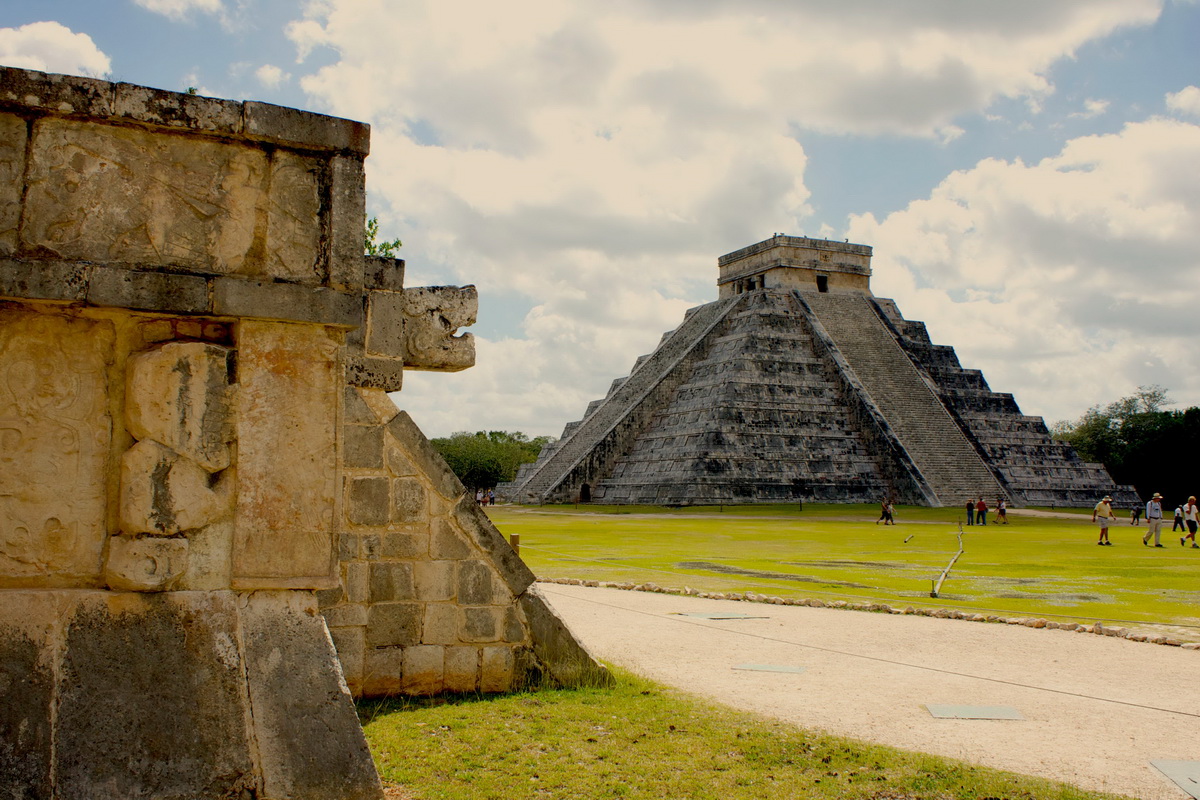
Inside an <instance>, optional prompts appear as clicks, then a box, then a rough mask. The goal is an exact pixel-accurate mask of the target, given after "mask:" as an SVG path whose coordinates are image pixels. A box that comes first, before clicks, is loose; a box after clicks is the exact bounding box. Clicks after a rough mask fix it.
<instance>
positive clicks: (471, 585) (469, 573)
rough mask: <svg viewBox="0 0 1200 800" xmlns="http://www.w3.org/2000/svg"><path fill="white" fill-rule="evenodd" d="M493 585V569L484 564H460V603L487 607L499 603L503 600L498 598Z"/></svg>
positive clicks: (475, 562) (476, 562) (463, 562)
mask: <svg viewBox="0 0 1200 800" xmlns="http://www.w3.org/2000/svg"><path fill="white" fill-rule="evenodd" d="M493 583H494V581H493V578H492V568H491V567H489V566H488V565H487V564H485V563H484V562H482V561H460V562H459V564H458V602H460V603H462V604H463V605H468V606H486V605H491V604H492V603H495V602H498V601H499V600H501V598H499V597H498V596H497V595H498V593H497V591H496V587H494V586H493ZM503 599H507V598H503Z"/></svg>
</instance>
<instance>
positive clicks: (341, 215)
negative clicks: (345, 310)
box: [329, 155, 367, 291]
mask: <svg viewBox="0 0 1200 800" xmlns="http://www.w3.org/2000/svg"><path fill="white" fill-rule="evenodd" d="M329 169H330V182H329V184H330V186H329V195H330V196H329V206H330V214H329V282H330V284H331V285H332V286H334V287H336V288H339V289H353V290H356V291H357V290H359V289H360V288H362V286H363V280H364V275H363V268H364V266H365V264H364V262H365V261H367V258H366V257H365V256H363V229H364V228H365V226H366V218H367V197H366V181H365V179H364V176H363V160H362V158H361V157H358V156H346V155H336V156H334V157H333V159H332V160H331V161H330V164H329Z"/></svg>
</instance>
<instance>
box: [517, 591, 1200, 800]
mask: <svg viewBox="0 0 1200 800" xmlns="http://www.w3.org/2000/svg"><path fill="white" fill-rule="evenodd" d="M540 587H541V591H542V592H543V593H544V594H545V596H546V597H547V598H548V599H549V601H550V602H551V603H552V604H553V605H554V607H555V608H556V609H557V610H558V611H559V613H560V614H561V615H562V616H563V618H564V619H565V620H566V621H567V622H568V624H569V625H570V626H571V628H572V630H574V631H575V633H576V634H577V635H578V636H579V637H580V638H581V639H582V640H583V641H584V642H585V643H586V644H587V646H588V647H589V648H591V649H592V651H593V652H594V653H595V654H596V656H597V657H599V658H600V659H601V660H603V661H606V662H608V663H611V664H615V665H619V666H621V667H624V668H626V669H629V670H632V671H634V672H636V673H638V674H641V675H645V676H646V677H649V678H652V679H654V680H657V681H660V682H662V683H666V684H669V685H672V686H676V687H679V688H681V689H685V690H687V691H689V692H694V693H696V694H700V695H703V696H706V697H709V698H712V699H714V700H717V701H719V702H722V703H725V704H728V705H731V706H735V707H737V708H742V709H746V710H748V711H754V712H757V713H761V714H766V715H769V716H773V717H777V718H779V719H782V720H785V721H788V722H792V723H795V724H797V725H800V726H803V727H806V728H816V729H822V730H826V731H829V732H832V733H838V734H842V735H846V736H852V737H855V738H858V739H864V740H868V741H872V742H879V743H882V744H887V745H892V746H894V747H899V748H902V749H906V750H916V751H921V752H926V753H935V754H937V755H943V756H949V757H952V758H958V759H962V760H965V761H970V762H973V763H978V764H985V765H988V766H993V767H998V768H1001V769H1007V770H1012V771H1015V772H1021V773H1025V774H1029V775H1040V776H1043V777H1047V778H1053V779H1057V780H1062V781H1066V782H1068V783H1072V784H1074V785H1077V786H1081V787H1085V788H1088V789H1096V790H1102V791H1109V792H1118V793H1122V794H1126V795H1129V796H1131V797H1137V798H1142V800H1178V799H1179V798H1186V797H1187V795H1186V794H1184V793H1183V792H1182V791H1181V790H1180V789H1179V788H1178V787H1177V786H1175V784H1173V783H1171V782H1170V781H1168V780H1167V779H1166V778H1165V777H1164V776H1163V775H1162V774H1161V773H1159V772H1158V770H1156V769H1155V768H1154V767H1152V766H1151V765H1150V763H1149V762H1150V760H1151V759H1166V760H1176V761H1200V736H1198V735H1197V734H1198V733H1200V688H1198V683H1197V680H1198V678H1200V651H1188V650H1180V649H1179V648H1175V647H1162V646H1156V645H1147V644H1139V643H1136V642H1130V641H1126V640H1124V639H1118V638H1110V637H1103V636H1094V635H1085V634H1078V633H1071V632H1067V631H1058V630H1039V629H1034V628H1026V627H1022V626H1017V625H984V624H979V623H969V622H963V621H958V620H944V619H934V618H930V617H918V616H898V615H887V614H868V613H862V612H853V611H842V610H837V609H822V608H807V607H796V606H774V605H765V604H757V603H754V604H751V603H740V602H733V601H722V600H707V599H701V598H692V597H679V596H673V595H663V594H652V593H647V592H629V591H620V590H616V589H600V588H587V587H582V586H566V585H560V584H541V585H540ZM680 612H732V613H737V614H750V615H755V616H764V617H766V618H765V619H738V620H709V619H702V618H697V617H688V616H681V615H680ZM745 664H751V665H769V666H777V667H802V668H804V671H803V672H802V673H799V674H797V673H788V672H766V671H750V670H737V669H733V667H735V666H737V665H745ZM927 703H934V704H951V705H970V706H1009V707H1012V708H1015V709H1016V710H1017V711H1018V712H1019V713H1020V714H1021V715H1022V716H1023V717H1024V719H1023V720H957V719H936V718H934V717H933V716H932V715H931V714H930V713H929V712H928V711H927V710H926V708H925V707H924V705H925V704H927Z"/></svg>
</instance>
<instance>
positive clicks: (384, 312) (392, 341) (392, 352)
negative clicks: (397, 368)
mask: <svg viewBox="0 0 1200 800" xmlns="http://www.w3.org/2000/svg"><path fill="white" fill-rule="evenodd" d="M405 307H406V306H405V295H404V292H385V291H377V290H376V291H370V292H368V294H367V335H366V351H367V354H368V355H372V356H383V357H384V358H402V359H403V358H405V351H404V342H405V338H404V320H405V313H404V309H405Z"/></svg>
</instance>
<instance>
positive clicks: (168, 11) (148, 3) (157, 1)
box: [134, 0, 225, 20]
mask: <svg viewBox="0 0 1200 800" xmlns="http://www.w3.org/2000/svg"><path fill="white" fill-rule="evenodd" d="M134 2H135V3H137V4H138V5H139V6H141V7H142V8H144V9H146V10H147V11H153V12H154V13H156V14H162V15H163V16H164V17H168V18H170V19H174V20H182V19H186V18H187V17H188V16H189V15H190V14H191V13H192V12H193V11H199V12H201V13H205V14H217V15H221V14H223V13H224V11H225V6H224V4H223V3H222V2H221V0H134Z"/></svg>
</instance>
